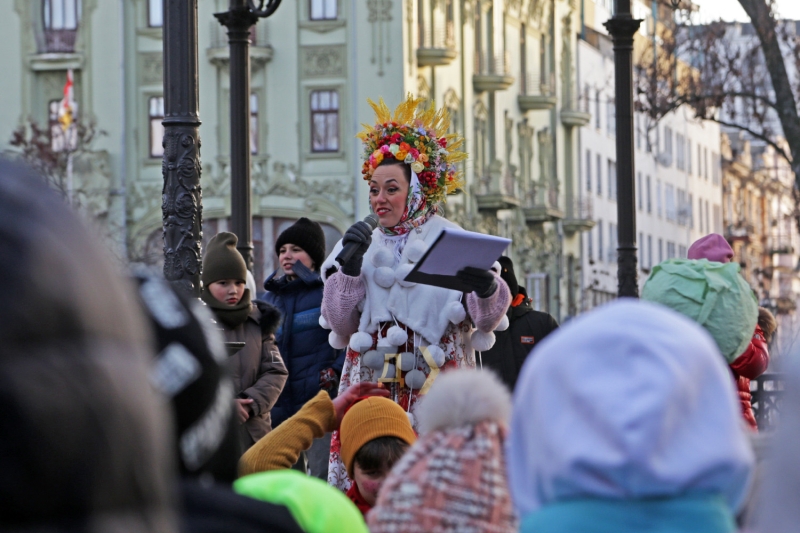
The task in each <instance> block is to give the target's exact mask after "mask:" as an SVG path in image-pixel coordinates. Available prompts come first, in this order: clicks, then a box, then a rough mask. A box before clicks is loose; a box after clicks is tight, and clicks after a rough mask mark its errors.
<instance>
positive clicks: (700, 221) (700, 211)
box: [697, 198, 703, 233]
mask: <svg viewBox="0 0 800 533" xmlns="http://www.w3.org/2000/svg"><path fill="white" fill-rule="evenodd" d="M697 220H698V224H699V226H700V227H699V228H698V229H699V230H700V233H703V199H702V198H698V199H697Z"/></svg>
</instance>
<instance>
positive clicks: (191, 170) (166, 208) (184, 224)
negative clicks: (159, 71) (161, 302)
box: [161, 0, 203, 296]
mask: <svg viewBox="0 0 800 533" xmlns="http://www.w3.org/2000/svg"><path fill="white" fill-rule="evenodd" d="M163 20H164V28H163V31H164V120H163V124H164V140H163V146H164V159H163V162H162V166H161V173H162V175H163V178H164V187H163V189H162V193H161V194H162V196H161V198H162V204H161V211H162V222H163V228H164V233H163V236H164V277H165V278H166V279H167V280H169V281H171V282H172V283H174V284H175V285H177V286H178V287H179V288H180V289H181V290H183V291H185V292H187V293H190V294H193V295H194V296H200V270H201V263H200V238H201V236H202V233H201V229H202V222H203V205H202V192H201V188H200V114H199V111H198V96H197V95H198V88H197V0H165V1H164V19H163Z"/></svg>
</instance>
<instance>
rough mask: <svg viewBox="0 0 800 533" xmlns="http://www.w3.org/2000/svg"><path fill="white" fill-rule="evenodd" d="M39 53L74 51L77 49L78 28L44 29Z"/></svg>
mask: <svg viewBox="0 0 800 533" xmlns="http://www.w3.org/2000/svg"><path fill="white" fill-rule="evenodd" d="M43 37H44V38H43V39H42V42H41V43H40V45H39V53H42V54H45V53H58V54H65V53H67V54H68V53H72V52H74V51H75V41H76V39H77V37H78V30H44V35H43Z"/></svg>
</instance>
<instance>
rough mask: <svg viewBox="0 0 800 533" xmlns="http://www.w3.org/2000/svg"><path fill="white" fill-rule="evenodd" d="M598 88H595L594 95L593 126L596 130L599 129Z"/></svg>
mask: <svg viewBox="0 0 800 533" xmlns="http://www.w3.org/2000/svg"><path fill="white" fill-rule="evenodd" d="M600 94H601V93H600V89H597V93H596V94H595V96H596V97H597V98H595V101H594V127H595V128H597V129H598V130H599V129H600Z"/></svg>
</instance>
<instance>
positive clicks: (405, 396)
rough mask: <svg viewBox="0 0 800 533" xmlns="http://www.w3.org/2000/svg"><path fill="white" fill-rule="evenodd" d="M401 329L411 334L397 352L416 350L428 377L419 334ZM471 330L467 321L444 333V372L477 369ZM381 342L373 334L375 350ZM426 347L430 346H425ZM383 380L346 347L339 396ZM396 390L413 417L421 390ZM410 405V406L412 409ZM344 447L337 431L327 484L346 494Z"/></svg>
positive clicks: (388, 324)
mask: <svg viewBox="0 0 800 533" xmlns="http://www.w3.org/2000/svg"><path fill="white" fill-rule="evenodd" d="M394 325H395V323H394V322H384V323H382V324H381V328H380V333H381V338H383V337H385V336H386V332H387V331H388V330H389V328H390V327H392V326H394ZM398 325H399V326H400V327H403V328H404V329H405V330H406V332H407V333H408V342H407V343H406V345H405V346H400V347H399V350H398V351H401V352H402V351H409V352H411V351H413V352H414V353H416V354H417V365H416V368H417V369H418V370H421V371H422V372H423V373H424V374H425V375H426V376H428V375H429V374H430V367H428V364H427V363H426V362H425V360H424V358H423V357H422V355H421V354H420V353H419V351H418V350H415V345H414V343H415V337H416V341H417V346H419V345H420V344H419V342H420V341H421V340H422V337H421V336H420V335H415V333H414V332H413V331H412V330H411V329H409V328H407V327H406V326H404V325H403V324H398ZM471 331H472V322H471V321H470V319H469V318H468V319H467V320H464V321H463V322H461V323H460V324H456V325H452V324H451V325H450V326H449V327H448V328H447V330H446V331H445V333H444V335H443V336H442V338H441V340H440V341H439V347H440V348H441V349H442V350H443V351H444V354H445V363H444V365H443V366H442V368H441V370H442V371H447V370H449V369H452V368H462V367H474V366H475V355H474V352H473V351H472V348H471V346H469V345H468V341H467V340H466V339H468V338H469V334H470V332H471ZM377 341H378V334H377V333H373V335H372V347H371V348H373V349H374V348H375V347H376V346H377ZM425 344H426V345H427V343H425ZM405 374H406V373H405V372H403V373H401V375H402V376H405ZM379 377H380V373H379V372H376V371H374V370H372V369H370V368H367V367H363V368H362V367H361V354H360V353H358V352H355V351H353V350H351V349H350V347H349V346H348V348H347V355H346V356H345V360H344V366H343V367H342V377H341V380H340V381H339V393H341V392H342V391H344V390H345V389H347V387H349V386H350V385H354V384H356V383H361V382H366V381H369V382H377V381H378V378H379ZM392 385H393V387H392V388H391V389H390V390H391V391H392V393H393V397H392V399H393V400H395V401H396V402H397V403H398V404H399V405H400V407H402V408H403V409H405V410H406V411H407V412H409V413H411V415H412V417H413V415H414V413H415V412H416V408H417V403H418V401H419V398H420V394H419V391H417V390H414V391H412V390H410V389H409V388H408V387H402V388H400V387H399V386H398V385H399V384H397V385H395V384H392ZM409 402H410V404H411V407H410V409H409ZM412 425H413V426H414V430H415V431H416V429H417V427H416V426H417V424H416V417H413V418H412ZM340 448H341V442H340V440H339V432H338V431H334V432H333V435H332V436H331V455H330V460H329V462H328V483H329V484H330V485H333V486H334V487H338V488H339V489H341V490H342V491H345V492H346V491H347V490H348V489H349V488H350V486H351V485H352V483H353V482H352V481H351V480H350V478H349V477H348V475H347V470H346V469H345V467H344V463H342V460H341V456H340V455H339V450H340Z"/></svg>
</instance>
